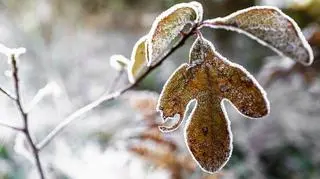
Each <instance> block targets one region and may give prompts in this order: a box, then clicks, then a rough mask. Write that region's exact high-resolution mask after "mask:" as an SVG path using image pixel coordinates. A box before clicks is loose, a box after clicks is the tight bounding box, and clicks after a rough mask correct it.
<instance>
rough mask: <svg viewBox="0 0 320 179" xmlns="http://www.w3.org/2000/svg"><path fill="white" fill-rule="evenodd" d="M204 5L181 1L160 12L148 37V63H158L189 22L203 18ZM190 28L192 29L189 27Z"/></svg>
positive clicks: (178, 38) (177, 40)
mask: <svg viewBox="0 0 320 179" xmlns="http://www.w3.org/2000/svg"><path fill="white" fill-rule="evenodd" d="M202 13H203V12H202V5H201V4H200V3H198V2H190V3H180V4H177V5H175V6H172V7H171V8H169V9H168V10H166V11H164V12H163V13H162V14H160V15H159V16H158V17H157V18H156V20H155V21H154V23H153V24H152V28H151V31H150V33H149V38H148V41H147V43H148V50H147V51H148V65H149V66H150V65H154V64H156V63H157V62H158V61H159V60H160V59H161V57H163V56H164V55H166V53H167V52H168V49H169V48H170V46H171V45H173V44H175V43H178V42H179V41H180V40H181V39H182V36H181V35H180V32H181V31H182V30H183V29H184V27H185V26H186V25H187V24H192V26H193V25H194V24H196V23H198V22H200V21H201V20H202ZM188 30H190V29H188Z"/></svg>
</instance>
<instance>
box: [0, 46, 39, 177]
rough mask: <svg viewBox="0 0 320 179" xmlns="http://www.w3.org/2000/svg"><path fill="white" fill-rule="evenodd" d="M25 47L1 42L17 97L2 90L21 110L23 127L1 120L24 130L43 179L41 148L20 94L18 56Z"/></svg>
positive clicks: (0, 50) (18, 129)
mask: <svg viewBox="0 0 320 179" xmlns="http://www.w3.org/2000/svg"><path fill="white" fill-rule="evenodd" d="M25 51H26V50H25V49H24V48H18V49H10V48H7V47H5V46H3V45H2V44H0V52H1V53H3V54H5V55H7V57H8V62H9V64H10V65H11V67H12V79H13V84H14V93H15V97H14V96H13V95H11V94H10V93H9V92H7V91H6V90H4V89H2V88H1V92H3V93H4V94H5V95H7V96H8V97H9V98H10V99H11V100H13V101H14V102H15V104H16V106H17V108H18V110H19V113H20V115H21V118H22V120H23V127H22V128H18V127H14V126H12V125H10V124H6V123H3V122H1V124H0V125H2V126H5V127H8V128H10V129H14V130H16V131H19V132H22V133H23V134H24V136H25V138H26V140H27V142H28V144H29V146H30V150H31V153H32V155H33V157H34V161H35V165H36V168H37V170H38V172H39V176H40V178H41V179H44V178H45V176H44V172H43V169H42V166H41V162H40V158H39V150H38V149H37V148H36V145H35V142H34V141H33V139H32V138H31V134H30V131H29V118H28V113H27V112H26V111H25V110H24V108H23V106H22V99H21V96H20V85H19V74H18V64H17V63H18V61H17V59H18V57H19V55H21V54H23V53H25Z"/></svg>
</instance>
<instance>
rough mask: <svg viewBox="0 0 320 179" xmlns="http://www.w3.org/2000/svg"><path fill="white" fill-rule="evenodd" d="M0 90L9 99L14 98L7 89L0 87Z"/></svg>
mask: <svg viewBox="0 0 320 179" xmlns="http://www.w3.org/2000/svg"><path fill="white" fill-rule="evenodd" d="M0 91H1V92H2V93H3V94H5V95H7V96H8V97H9V98H10V99H12V100H16V97H15V96H13V95H12V94H11V93H10V92H9V91H7V90H6V89H4V88H2V87H0Z"/></svg>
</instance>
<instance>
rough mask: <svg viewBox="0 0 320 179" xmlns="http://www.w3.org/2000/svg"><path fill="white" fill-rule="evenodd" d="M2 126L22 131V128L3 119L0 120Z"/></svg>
mask: <svg viewBox="0 0 320 179" xmlns="http://www.w3.org/2000/svg"><path fill="white" fill-rule="evenodd" d="M0 126H3V127H7V128H9V129H12V130H16V131H22V128H19V127H16V126H13V125H12V124H8V123H5V122H2V121H0Z"/></svg>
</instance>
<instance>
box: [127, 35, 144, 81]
mask: <svg viewBox="0 0 320 179" xmlns="http://www.w3.org/2000/svg"><path fill="white" fill-rule="evenodd" d="M146 40H147V36H143V37H141V38H140V39H139V40H138V41H137V43H136V44H135V45H134V47H133V50H132V54H131V61H130V63H129V66H128V78H129V81H130V83H134V82H135V81H136V80H137V79H138V78H139V77H141V76H142V75H143V74H144V73H145V72H146V71H147V70H148V66H147V63H148V61H147V54H146Z"/></svg>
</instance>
